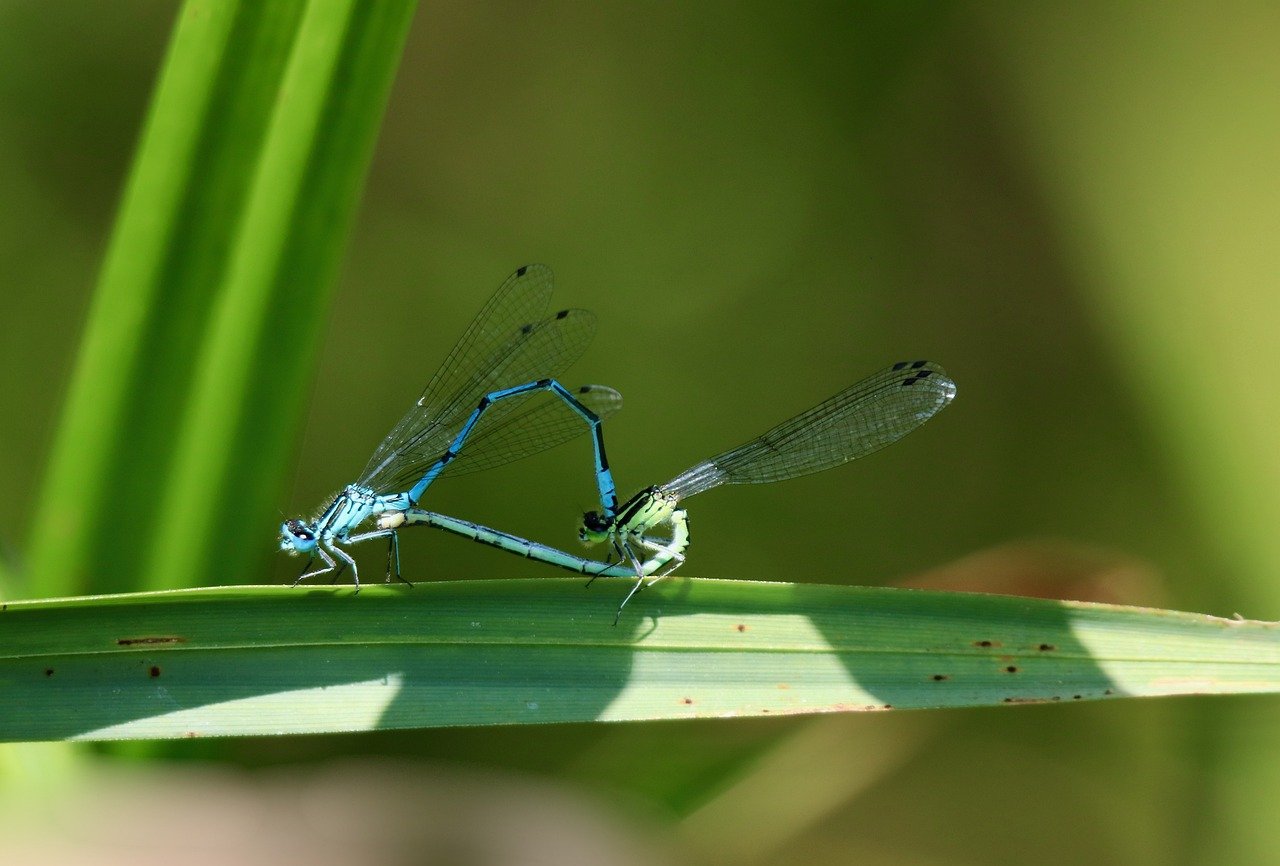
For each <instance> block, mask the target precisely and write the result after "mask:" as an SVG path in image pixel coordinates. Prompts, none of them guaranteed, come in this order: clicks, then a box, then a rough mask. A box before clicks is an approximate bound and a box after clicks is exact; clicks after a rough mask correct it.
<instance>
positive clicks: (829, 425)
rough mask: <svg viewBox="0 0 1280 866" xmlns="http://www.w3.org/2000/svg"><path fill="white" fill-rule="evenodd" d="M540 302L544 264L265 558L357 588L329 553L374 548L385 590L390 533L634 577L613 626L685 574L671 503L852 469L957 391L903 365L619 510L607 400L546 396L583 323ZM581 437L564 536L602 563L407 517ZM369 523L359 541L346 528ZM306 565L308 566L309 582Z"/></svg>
mask: <svg viewBox="0 0 1280 866" xmlns="http://www.w3.org/2000/svg"><path fill="white" fill-rule="evenodd" d="M551 291H552V275H551V269H550V268H548V267H546V266H545V265H527V266H525V267H522V268H520V269H518V270H517V271H516V272H515V273H514V274H512V275H511V276H510V277H508V278H507V280H506V281H505V282H504V283H503V284H502V286H501V287H499V289H498V291H497V292H496V293H495V294H494V296H493V297H492V298H490V299H489V301H488V303H486V304H485V305H484V307H483V308H482V309H481V310H480V312H479V314H477V316H476V318H475V320H474V321H472V323H471V324H470V325H469V326H468V327H467V330H466V331H465V332H464V333H463V335H462V339H461V340H459V341H458V344H457V345H456V346H455V347H454V348H453V351H451V352H450V353H449V355H448V357H447V358H446V359H445V362H444V365H443V366H441V368H440V369H439V370H438V371H436V373H435V375H434V376H432V378H431V381H430V382H429V383H428V384H427V387H426V389H425V390H424V391H423V393H422V396H421V397H419V398H418V401H417V402H416V403H414V404H413V405H412V406H411V407H410V408H409V411H408V412H406V413H405V415H404V417H403V418H401V419H400V422H399V423H398V424H396V426H395V427H393V428H392V430H391V432H390V433H389V434H388V435H387V437H386V438H385V439H384V440H383V441H382V444H381V445H379V446H378V448H377V450H376V451H374V453H373V456H372V457H371V458H370V459H369V462H368V464H367V465H366V466H365V469H364V471H363V472H362V473H361V475H360V478H359V480H357V481H356V482H355V483H353V484H349V485H347V487H346V488H344V489H343V491H342V492H341V493H339V494H338V495H337V496H336V497H335V498H334V500H333V501H332V502H331V503H330V504H329V505H328V506H327V507H326V508H325V509H324V510H323V511H322V512H321V513H320V515H319V516H318V517H316V518H315V519H314V520H311V521H304V520H302V519H300V518H294V519H292V520H287V521H285V522H284V524H283V525H282V526H281V528H280V548H281V549H282V550H285V551H287V552H288V553H290V554H303V555H306V556H308V561H307V566H306V567H305V568H304V569H303V574H302V575H301V576H300V577H299V578H298V580H299V581H300V580H303V579H305V578H308V577H315V576H317V575H321V574H326V573H329V572H334V573H335V577H336V576H337V575H338V574H340V573H341V571H342V570H343V569H345V568H346V567H348V566H350V568H351V571H352V577H353V579H354V580H355V584H356V587H357V589H358V588H359V585H360V579H359V572H358V569H357V567H356V563H355V560H354V559H353V558H352V557H351V555H350V554H349V553H348V552H347V551H346V550H344V548H345V547H346V546H348V545H352V544H357V543H359V542H362V541H368V540H370V539H374V538H386V539H387V540H388V546H387V579H388V580H390V579H391V576H392V575H393V574H394V575H395V576H396V577H400V576H401V572H400V550H399V536H398V534H397V533H398V531H399V530H400V529H402V528H404V527H406V526H417V525H421V526H431V527H435V528H437V529H443V530H445V531H448V532H453V533H456V534H458V535H462V536H465V537H467V538H471V539H473V540H475V541H479V542H482V543H484V544H488V545H491V546H493V547H497V548H500V549H502V550H507V551H509V552H512V553H515V554H518V555H520V556H523V557H525V558H527V559H533V560H537V561H539V562H544V563H547V564H549V565H555V566H559V567H561V568H565V569H568V570H570V571H575V572H579V573H581V574H585V575H590V577H591V579H592V580H594V579H595V578H596V577H600V576H610V577H630V578H633V579H634V584H633V585H632V587H631V589H630V591H629V592H628V593H627V595H626V597H625V598H624V599H623V600H622V603H621V604H620V605H619V606H618V613H619V614H620V613H621V611H622V608H623V607H625V606H626V604H627V602H628V601H630V600H631V597H632V596H633V595H635V593H636V592H637V591H638V590H639V589H640V588H641V587H642V586H644V585H646V584H645V581H646V579H649V580H650V582H652V581H656V580H658V579H660V578H662V577H663V576H665V575H667V574H669V573H671V571H673V570H674V569H676V568H678V567H679V566H680V565H681V564H682V563H683V562H684V559H685V556H684V553H685V550H686V548H687V547H688V544H689V520H688V514H687V512H686V511H685V510H684V509H683V508H681V507H680V503H681V501H682V500H684V499H687V498H688V497H690V496H693V495H695V494H698V493H702V492H704V491H707V490H710V489H712V488H713V487H719V486H720V485H722V484H759V483H765V482H772V481H784V480H786V479H788V478H797V477H799V476H802V475H808V474H811V473H814V472H821V471H822V470H824V469H830V468H832V467H834V466H839V465H840V464H842V463H847V462H848V461H850V460H855V459H857V458H859V457H864V456H866V455H868V454H871V453H873V452H875V451H878V450H880V449H881V448H883V447H885V446H886V445H890V444H892V443H893V442H896V441H897V440H899V439H901V438H902V437H903V436H905V435H907V434H908V433H910V432H911V431H912V430H914V429H916V428H917V427H919V426H920V425H921V424H923V423H924V422H925V421H927V420H929V418H931V417H933V415H935V414H936V413H937V412H938V411H939V410H941V409H942V408H943V407H944V406H946V405H947V404H948V403H949V402H951V400H952V398H954V397H955V394H956V386H955V383H954V382H952V381H951V379H950V378H948V377H947V374H946V372H945V371H944V370H943V369H942V368H941V367H939V366H938V365H937V364H933V363H931V362H929V361H903V362H900V363H897V364H894V365H893V366H891V367H888V368H886V369H884V370H881V371H880V372H878V373H876V374H874V375H872V376H870V377H868V378H866V379H864V380H862V381H861V382H858V383H857V384H855V385H853V386H851V387H849V388H846V389H845V390H844V391H841V392H840V393H839V394H836V395H835V396H834V397H831V398H830V399H828V400H825V401H823V402H822V403H819V404H818V405H817V406H814V407H813V408H812V409H809V410H808V411H806V412H802V413H800V414H799V415H797V416H796V417H794V418H792V419H791V420H789V421H785V422H783V423H782V424H779V425H778V426H777V427H774V428H773V429H772V430H770V431H768V432H767V433H765V434H763V435H761V436H758V437H756V438H755V439H752V440H751V441H750V442H747V443H746V444H744V445H741V446H739V447H737V448H733V449H730V450H729V451H725V452H724V453H722V454H719V455H717V456H715V457H712V458H710V459H708V460H704V461H702V462H701V463H698V464H696V465H695V466H693V467H691V468H690V469H687V470H685V471H684V472H682V473H680V474H679V475H677V476H676V477H675V478H673V479H672V480H671V481H668V482H667V483H666V484H660V485H655V486H653V487H647V488H645V489H644V490H641V491H640V492H639V493H637V494H636V495H635V496H633V497H631V499H629V500H628V501H627V502H625V503H623V504H622V505H619V504H618V499H617V493H616V488H615V486H614V483H613V475H612V473H611V472H610V469H609V461H608V458H607V457H606V456H605V448H604V435H603V432H602V422H603V421H604V419H605V418H607V417H608V416H610V415H612V414H613V413H614V412H616V411H617V410H618V409H619V408H621V406H622V396H621V395H620V394H619V393H618V392H617V391H615V390H613V389H612V388H608V387H605V386H603V385H584V386H581V387H579V388H575V389H569V388H566V387H564V386H563V385H561V384H560V382H559V381H558V379H557V377H558V376H560V375H562V374H563V372H564V371H565V370H566V369H567V368H568V367H569V365H570V364H572V363H573V362H574V361H575V360H577V359H578V357H579V356H581V354H582V353H583V352H584V351H585V350H586V347H587V344H588V343H589V342H590V341H591V338H592V336H593V335H594V333H595V318H594V317H593V316H592V315H591V314H590V313H589V312H587V311H585V310H561V311H559V312H557V313H554V314H552V315H550V316H545V311H546V308H547V304H548V302H549V301H550V298H551ZM585 432H590V434H591V437H592V442H593V445H594V474H595V481H596V488H597V491H598V493H599V497H600V509H599V510H598V511H588V512H587V513H586V514H584V515H583V517H582V524H581V526H580V528H579V530H578V535H579V538H580V540H582V541H584V542H586V543H589V544H596V543H606V544H608V545H609V547H610V553H609V555H608V557H607V558H606V559H605V560H604V561H600V560H593V559H589V558H586V557H581V556H575V555H574V554H571V553H568V552H565V551H562V550H560V549H558V548H555V547H551V546H549V545H545V544H540V543H538V542H535V541H529V540H527V539H524V538H520V537H519V536H516V535H512V534H510V533H507V532H502V531H499V530H496V529H490V528H489V527H486V526H481V525H479V524H476V523H472V522H470V521H467V520H461V519H459V518H456V517H449V516H447V515H444V514H437V513H435V512H432V511H427V510H425V509H421V508H418V507H417V506H418V503H419V502H420V501H421V499H422V497H423V494H424V493H425V492H426V490H427V488H428V487H430V485H431V484H432V482H434V481H435V480H436V479H438V478H441V477H443V476H449V475H461V474H464V473H467V472H476V471H479V470H481V469H491V468H493V467H496V466H502V465H504V464H506V463H510V462H512V461H514V460H519V459H520V458H523V457H527V456H529V455H532V454H535V453H538V452H540V451H543V450H545V449H547V448H551V447H553V446H556V445H559V444H561V443H563V442H566V441H568V440H570V439H572V438H574V437H575V436H577V435H579V434H581V433H585ZM370 519H372V520H373V521H374V527H373V528H372V529H366V530H364V531H357V530H358V529H359V528H360V527H361V526H362V525H363V524H365V522H366V521H368V520H370ZM660 532H661V533H665V534H662V535H659V534H657V533H660ZM316 557H319V558H320V560H321V562H322V565H321V566H320V567H319V568H317V569H314V570H311V569H310V567H311V565H312V564H313V563H314V561H315V558H316ZM614 621H615V622H617V618H616V617H615V619H614Z"/></svg>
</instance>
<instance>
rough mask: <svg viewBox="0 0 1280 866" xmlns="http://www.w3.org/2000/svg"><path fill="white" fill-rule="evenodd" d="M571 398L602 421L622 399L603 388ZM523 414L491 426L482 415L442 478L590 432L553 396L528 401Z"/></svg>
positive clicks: (578, 391)
mask: <svg viewBox="0 0 1280 866" xmlns="http://www.w3.org/2000/svg"><path fill="white" fill-rule="evenodd" d="M573 396H574V398H575V399H576V400H577V401H578V402H579V403H581V404H582V405H583V406H586V407H587V408H588V409H590V410H591V411H592V412H594V413H595V414H596V415H597V416H598V417H600V418H601V419H604V418H608V417H609V416H610V415H612V414H613V413H614V412H617V411H618V410H619V409H621V408H622V395H621V394H619V393H618V392H617V391H615V390H613V389H612V388H609V387H606V386H604V385H583V386H581V387H580V388H577V389H576V390H574V391H573ZM529 402H530V404H532V405H529V406H527V407H526V408H525V409H524V411H523V412H520V413H518V414H515V415H508V416H507V417H506V418H504V419H500V420H499V421H498V422H495V423H490V422H489V417H490V416H489V414H487V413H486V414H485V415H484V416H483V417H482V418H481V420H480V423H479V424H478V425H476V430H475V432H474V433H472V434H471V437H470V438H469V439H467V444H466V447H464V448H463V449H462V452H461V453H460V454H459V455H458V457H457V459H456V460H454V461H453V462H452V463H450V464H449V465H448V467H447V468H446V469H445V471H444V472H443V473H441V474H442V475H466V474H467V473H469V472H479V471H480V470H482V469H492V468H494V467H495V466H503V465H505V464H507V463H513V462H515V461H516V460H520V459H523V458H525V457H529V456H531V455H533V454H537V453H538V452H540V451H545V450H547V449H548V448H554V447H556V446H557V445H560V444H562V443H565V442H568V441H569V440H570V439H573V438H575V437H577V436H581V435H582V434H583V433H586V432H587V430H588V429H589V428H588V427H587V422H586V421H584V420H583V419H582V416H581V415H579V414H578V413H577V412H575V411H574V410H573V409H571V408H569V406H568V405H567V404H566V403H565V402H564V401H563V400H561V399H560V398H559V397H557V396H556V395H554V394H549V393H545V392H544V393H542V394H539V395H536V396H534V397H531V398H530V400H529Z"/></svg>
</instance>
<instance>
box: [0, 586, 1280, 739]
mask: <svg viewBox="0 0 1280 866" xmlns="http://www.w3.org/2000/svg"><path fill="white" fill-rule="evenodd" d="M625 583H626V581H625V580H616V581H597V584H596V585H595V586H593V587H592V588H591V589H590V590H589V591H588V590H584V588H583V585H582V581H580V580H574V579H564V580H560V579H543V580H515V581H467V582H460V583H450V582H441V583H432V584H423V585H419V586H417V587H414V588H405V587H370V588H366V589H365V590H363V591H362V592H361V593H360V594H359V595H353V594H352V592H351V590H350V589H349V588H338V589H329V588H309V587H298V588H296V589H288V588H283V587H230V588H220V589H207V590H187V591H173V592H160V593H140V594H133V595H120V596H106V597H89V598H79V599H62V600H50V601H40V602H17V603H11V604H9V605H8V606H7V607H6V608H5V610H4V611H3V613H0V700H3V701H4V703H5V705H6V706H8V707H11V708H16V709H15V710H14V711H13V712H9V713H7V714H5V715H4V716H3V717H0V739H4V740H23V739H57V738H84V739H113V738H155V737H181V736H228V735H267V734H282V733H319V732H332V731H356V730H375V729H386V728H421V727H438V726H447V725H483V724H534V723H546V722H570V721H574V722H581V721H593V720H595V721H618V720H634V719H677V718H707V717H717V718H719V717H729V716H750V715H757V716H766V715H784V714H796V713H816V712H838V711H864V710H885V709H921V708H938V707H962V706H991V705H1001V704H1020V703H1032V702H1055V701H1056V702H1071V701H1078V700H1092V699H1101V698H1110V697H1125V696H1130V697H1140V696H1163V695H1178V694H1227V693H1246V692H1275V691H1278V690H1280V630H1278V629H1277V626H1275V625H1273V624H1269V623H1257V622H1250V621H1243V620H1223V619H1219V618H1215V617H1209V616H1202V615H1196V614H1186V613H1178V612H1173V611H1161V610H1152V609H1144V608H1131V607H1118V606H1108V605H1094V604H1084V603H1074V602H1055V601H1045V600H1041V599H1026V598H1012V597H1007V596H984V595H966V594H959V593H937V592H925V591H916V590H899V589H872V588H857V587H833V586H807V585H793V584H775V583H759V582H735V581H714V580H690V579H678V580H670V581H664V582H663V583H661V584H659V585H658V586H655V587H652V588H650V589H647V590H645V592H643V593H641V594H640V595H639V596H637V598H636V600H635V601H634V602H633V603H632V605H631V606H629V607H628V608H627V610H626V611H625V613H624V615H623V619H622V623H621V624H620V625H619V626H617V627H614V626H613V625H612V621H613V612H614V605H615V604H616V602H617V601H618V600H619V599H620V598H621V596H622V591H623V588H624V586H625Z"/></svg>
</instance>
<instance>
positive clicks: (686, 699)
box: [680, 698, 693, 706]
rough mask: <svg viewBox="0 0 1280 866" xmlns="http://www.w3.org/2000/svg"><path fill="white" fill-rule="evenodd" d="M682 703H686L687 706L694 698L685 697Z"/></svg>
mask: <svg viewBox="0 0 1280 866" xmlns="http://www.w3.org/2000/svg"><path fill="white" fill-rule="evenodd" d="M680 703H682V704H684V705H685V706H688V705H689V704H692V703H693V698H683V699H682V700H681V701H680Z"/></svg>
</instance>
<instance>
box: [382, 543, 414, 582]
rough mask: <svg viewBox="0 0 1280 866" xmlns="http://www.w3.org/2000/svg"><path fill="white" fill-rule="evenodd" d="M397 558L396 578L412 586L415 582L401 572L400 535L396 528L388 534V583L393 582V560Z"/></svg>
mask: <svg viewBox="0 0 1280 866" xmlns="http://www.w3.org/2000/svg"><path fill="white" fill-rule="evenodd" d="M393 559H394V560H395V564H396V580H398V581H401V582H402V583H404V585H405V586H409V587H412V586H413V583H412V582H410V581H408V580H405V578H404V576H403V575H401V574H400V535H399V533H397V532H395V531H394V530H393V531H392V532H391V534H390V535H389V536H388V541H387V583H390V582H391V561H392V560H393Z"/></svg>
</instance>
